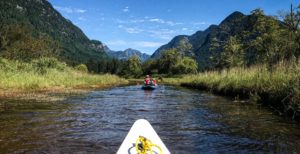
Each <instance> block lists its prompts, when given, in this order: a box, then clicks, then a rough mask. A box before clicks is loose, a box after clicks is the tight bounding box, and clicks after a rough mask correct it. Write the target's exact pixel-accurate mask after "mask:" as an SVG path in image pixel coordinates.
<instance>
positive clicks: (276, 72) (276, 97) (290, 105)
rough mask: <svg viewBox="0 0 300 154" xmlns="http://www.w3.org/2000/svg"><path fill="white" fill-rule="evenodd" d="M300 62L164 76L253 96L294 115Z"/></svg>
mask: <svg viewBox="0 0 300 154" xmlns="http://www.w3.org/2000/svg"><path fill="white" fill-rule="evenodd" d="M299 72H300V62H299V61H298V62H285V63H279V64H277V65H276V67H274V69H273V70H269V69H268V67H267V66H266V65H258V66H252V67H249V68H242V67H235V68H230V69H224V70H220V71H207V72H203V73H199V74H194V75H183V76H182V77H181V78H165V79H164V82H165V83H168V84H176V85H182V86H186V87H190V88H196V89H200V90H208V91H211V92H213V93H217V94H222V95H226V96H234V97H236V98H239V97H243V98H250V99H253V100H254V101H255V102H261V103H264V104H266V105H270V106H272V107H275V108H276V109H277V110H278V111H283V112H286V113H289V114H292V115H293V116H296V114H297V113H300V108H299V106H300V89H299V87H300V73H299Z"/></svg>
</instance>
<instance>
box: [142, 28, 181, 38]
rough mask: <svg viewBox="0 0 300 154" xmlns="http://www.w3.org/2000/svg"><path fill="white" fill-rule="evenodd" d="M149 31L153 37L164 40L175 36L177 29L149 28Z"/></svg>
mask: <svg viewBox="0 0 300 154" xmlns="http://www.w3.org/2000/svg"><path fill="white" fill-rule="evenodd" d="M148 32H149V33H150V36H151V37H154V38H160V39H164V40H169V39H171V38H172V37H173V34H174V33H175V31H174V30H171V29H159V30H149V31H148Z"/></svg>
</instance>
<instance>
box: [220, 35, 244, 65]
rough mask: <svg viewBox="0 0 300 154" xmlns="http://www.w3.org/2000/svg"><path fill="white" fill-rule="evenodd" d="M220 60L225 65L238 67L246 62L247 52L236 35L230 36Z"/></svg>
mask: <svg viewBox="0 0 300 154" xmlns="http://www.w3.org/2000/svg"><path fill="white" fill-rule="evenodd" d="M220 60H221V63H222V64H223V66H224V67H236V66H243V65H244V64H245V52H244V50H243V46H242V44H241V43H240V41H239V40H238V39H237V37H236V36H230V37H229V39H228V41H227V43H226V44H225V46H224V48H223V52H222V53H221V59H220Z"/></svg>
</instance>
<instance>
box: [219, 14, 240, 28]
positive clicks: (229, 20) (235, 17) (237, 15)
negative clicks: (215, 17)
mask: <svg viewBox="0 0 300 154" xmlns="http://www.w3.org/2000/svg"><path fill="white" fill-rule="evenodd" d="M244 16H245V15H244V14H243V13H242V12H239V11H235V12H233V13H231V14H230V15H229V16H227V17H226V18H225V19H224V20H223V21H222V22H221V24H220V25H222V24H224V23H227V22H232V21H234V20H237V19H241V18H243V17H244Z"/></svg>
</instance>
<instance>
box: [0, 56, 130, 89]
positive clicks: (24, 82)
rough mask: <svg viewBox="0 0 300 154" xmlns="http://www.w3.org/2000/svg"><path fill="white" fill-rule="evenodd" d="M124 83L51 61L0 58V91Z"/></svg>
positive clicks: (121, 80) (115, 78)
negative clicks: (23, 60) (21, 60)
mask: <svg viewBox="0 0 300 154" xmlns="http://www.w3.org/2000/svg"><path fill="white" fill-rule="evenodd" d="M124 83H127V81H126V80H124V79H121V78H119V77H118V76H115V75H110V74H105V75H92V74H88V73H86V72H83V71H77V70H75V69H73V68H71V67H68V66H66V65H65V64H64V63H61V62H59V61H57V60H56V59H54V58H41V59H37V60H33V61H31V62H30V63H24V62H19V61H10V60H6V59H0V90H1V89H2V90H23V91H26V90H43V89H52V88H56V89H57V88H60V89H64V88H77V87H92V86H94V87H95V86H96V87H101V86H107V85H114V84H124Z"/></svg>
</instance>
